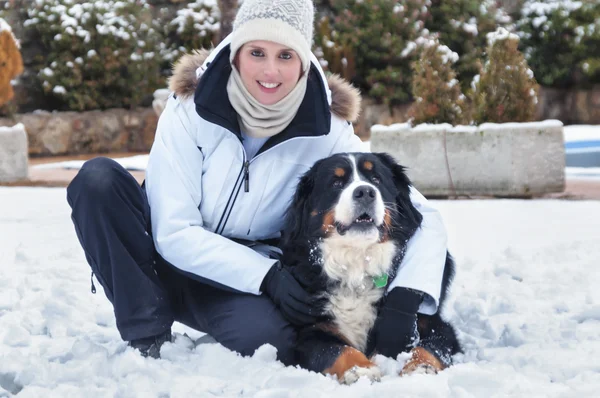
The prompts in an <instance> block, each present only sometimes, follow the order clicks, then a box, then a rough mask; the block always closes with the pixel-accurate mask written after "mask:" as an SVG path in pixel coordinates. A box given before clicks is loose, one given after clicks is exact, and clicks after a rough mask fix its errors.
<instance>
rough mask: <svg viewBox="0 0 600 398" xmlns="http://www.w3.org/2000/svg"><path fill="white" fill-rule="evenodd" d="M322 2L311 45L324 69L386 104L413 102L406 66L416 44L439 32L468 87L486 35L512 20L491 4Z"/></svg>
mask: <svg viewBox="0 0 600 398" xmlns="http://www.w3.org/2000/svg"><path fill="white" fill-rule="evenodd" d="M322 3H323V4H322V5H321V13H322V14H323V15H324V17H322V18H321V20H320V21H318V23H317V29H316V31H317V35H316V38H315V44H316V45H317V53H318V55H319V56H320V57H321V58H322V60H323V61H322V63H323V65H324V66H325V67H326V68H327V69H328V70H329V71H331V72H334V73H340V74H342V75H343V76H344V77H346V78H348V79H350V80H352V81H353V83H354V84H356V85H357V86H358V87H359V88H361V89H362V91H363V93H365V94H367V95H369V96H371V97H373V98H376V99H378V100H380V101H382V102H385V103H388V104H397V103H402V102H407V101H409V100H410V99H411V94H410V93H411V78H412V76H411V70H410V65H411V62H413V61H415V60H416V59H417V57H418V51H416V50H417V48H418V44H417V42H418V40H421V39H422V38H424V37H430V36H431V34H434V33H436V34H438V35H439V38H440V42H441V44H443V45H446V46H448V47H449V48H450V49H451V50H452V51H454V52H456V53H457V54H458V55H459V60H458V61H457V63H456V69H457V73H458V75H459V77H460V79H459V80H460V81H461V82H465V83H464V84H465V86H464V87H463V88H466V87H468V86H469V82H470V80H471V78H472V77H473V76H474V75H475V74H476V73H477V70H478V67H477V62H478V59H479V58H480V57H481V55H482V53H483V51H484V49H485V35H486V33H489V32H492V31H494V30H496V28H497V27H498V26H502V25H506V24H508V23H509V22H510V18H509V17H508V16H507V15H506V14H505V13H503V12H502V11H501V10H499V9H498V8H497V7H496V6H495V2H493V1H490V0H485V1H483V2H482V1H480V0H453V1H435V2H433V1H431V0H406V1H389V0H337V1H330V2H322ZM326 3H327V4H329V5H327V4H326Z"/></svg>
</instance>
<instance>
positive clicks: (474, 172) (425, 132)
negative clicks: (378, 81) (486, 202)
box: [371, 120, 565, 197]
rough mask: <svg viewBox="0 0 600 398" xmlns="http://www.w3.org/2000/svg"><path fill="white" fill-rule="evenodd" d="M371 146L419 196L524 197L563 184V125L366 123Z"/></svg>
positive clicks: (550, 122) (551, 122) (559, 189)
mask: <svg viewBox="0 0 600 398" xmlns="http://www.w3.org/2000/svg"><path fill="white" fill-rule="evenodd" d="M371 150H372V151H373V152H388V153H389V154H391V155H392V156H394V158H396V160H397V161H398V162H399V163H400V164H402V165H404V166H406V167H407V168H408V170H407V174H408V176H409V177H410V178H411V180H412V182H413V184H414V186H415V187H416V188H417V189H418V190H419V191H420V192H421V193H423V194H424V195H429V196H455V195H469V196H477V195H494V196H506V197H523V196H525V197H530V196H534V195H539V194H544V193H550V192H562V191H563V190H564V187H565V149H564V139H563V124H562V122H560V121H558V120H547V121H543V122H533V123H504V124H493V123H486V124H482V125H480V126H477V127H472V126H455V127H453V126H451V125H449V124H442V125H425V124H424V125H419V126H416V127H414V128H411V127H410V126H409V125H408V124H395V125H391V126H381V125H376V126H373V127H372V128H371Z"/></svg>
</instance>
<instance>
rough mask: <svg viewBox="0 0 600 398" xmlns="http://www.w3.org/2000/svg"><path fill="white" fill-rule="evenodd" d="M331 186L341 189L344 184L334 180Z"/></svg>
mask: <svg viewBox="0 0 600 398" xmlns="http://www.w3.org/2000/svg"><path fill="white" fill-rule="evenodd" d="M332 185H333V187H334V188H341V187H342V186H344V183H343V182H342V180H335V181H333V184H332Z"/></svg>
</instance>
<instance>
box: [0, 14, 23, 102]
mask: <svg viewBox="0 0 600 398" xmlns="http://www.w3.org/2000/svg"><path fill="white" fill-rule="evenodd" d="M22 72H23V61H22V59H21V52H20V50H19V42H18V41H17V39H16V38H15V36H14V35H13V33H12V29H11V28H10V25H8V23H7V22H6V21H5V20H4V19H2V18H0V106H2V105H4V104H6V103H7V102H8V101H10V100H11V99H12V97H13V96H14V92H13V89H12V81H13V79H15V78H16V77H17V76H18V75H20V74H21V73H22Z"/></svg>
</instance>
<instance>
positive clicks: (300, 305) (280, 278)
mask: <svg viewBox="0 0 600 398" xmlns="http://www.w3.org/2000/svg"><path fill="white" fill-rule="evenodd" d="M261 290H262V291H263V292H264V293H265V294H266V295H267V296H269V297H270V298H271V300H273V302H274V303H275V305H277V307H279V309H280V311H281V313H282V314H283V316H284V317H285V318H286V319H287V320H288V321H290V323H292V324H294V325H297V326H304V325H310V324H314V323H316V321H317V319H318V318H320V317H321V315H322V308H323V306H322V303H321V301H320V300H319V299H317V298H315V297H314V296H313V295H311V294H310V293H308V292H307V291H306V290H305V289H304V288H303V287H302V285H301V284H300V283H299V282H298V281H297V280H296V278H294V276H293V275H292V274H291V273H290V272H289V271H288V270H287V269H286V268H284V267H283V266H282V264H281V263H280V262H278V263H276V264H275V265H274V266H273V267H272V268H271V269H270V270H269V272H267V275H266V276H265V279H264V280H263V282H262V285H261Z"/></svg>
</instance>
